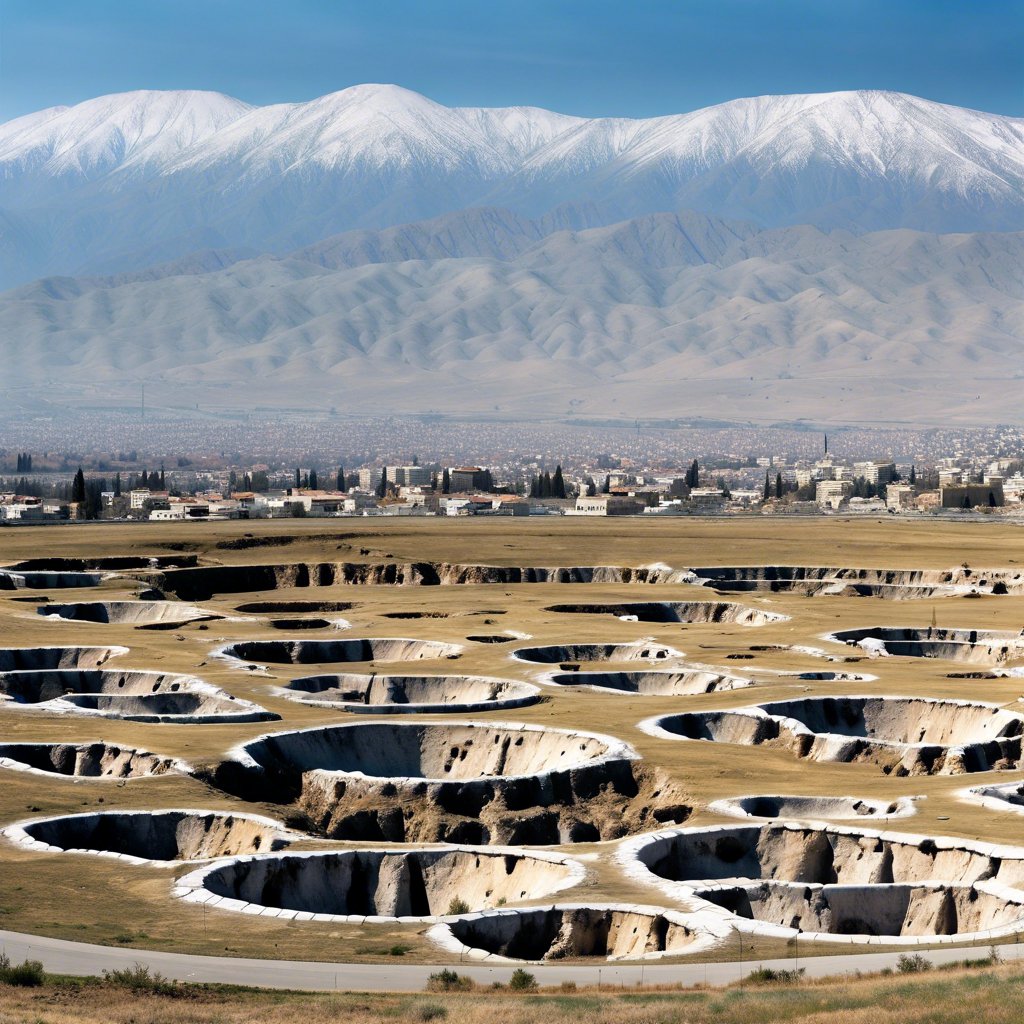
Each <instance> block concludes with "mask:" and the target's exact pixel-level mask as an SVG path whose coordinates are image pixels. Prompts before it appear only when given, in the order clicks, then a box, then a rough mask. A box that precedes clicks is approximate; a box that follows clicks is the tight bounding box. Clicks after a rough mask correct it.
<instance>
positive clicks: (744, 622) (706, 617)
mask: <svg viewBox="0 0 1024 1024" xmlns="http://www.w3.org/2000/svg"><path fill="white" fill-rule="evenodd" d="M546 610H547V611H549V612H558V613H559V614H565V615H615V616H616V617H618V618H620V619H636V620H637V621H638V622H691V623H701V622H718V623H736V624H737V625H740V626H763V625H765V624H767V623H769V622H787V621H788V620H789V616H788V615H780V614H779V613H778V612H766V611H763V610H762V609H760V608H745V607H744V606H743V605H741V604H727V603H726V602H724V601H634V602H625V603H622V604H555V605H551V606H550V607H548V608H547V609H546Z"/></svg>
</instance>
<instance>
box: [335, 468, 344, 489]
mask: <svg viewBox="0 0 1024 1024" xmlns="http://www.w3.org/2000/svg"><path fill="white" fill-rule="evenodd" d="M334 489H335V490H336V491H344V490H346V488H345V467H344V466H339V467H338V472H337V475H336V476H335V477H334Z"/></svg>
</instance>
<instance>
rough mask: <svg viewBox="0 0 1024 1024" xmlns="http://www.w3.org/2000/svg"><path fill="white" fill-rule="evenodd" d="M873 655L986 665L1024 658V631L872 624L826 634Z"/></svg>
mask: <svg viewBox="0 0 1024 1024" xmlns="http://www.w3.org/2000/svg"><path fill="white" fill-rule="evenodd" d="M827 639H829V640H836V641H838V642H839V643H845V644H849V645H850V646H854V647H861V648H863V649H864V650H866V651H868V652H869V653H872V654H878V655H895V656H899V657H903V658H944V659H946V660H948V661H965V662H972V663H977V662H981V663H984V664H987V665H996V664H1001V663H1002V662H1005V661H1009V660H1012V659H1015V658H1022V657H1024V633H1011V632H1008V631H999V630H992V629H944V628H941V627H938V626H925V627H901V626H870V627H867V628H864V629H841V630H837V631H836V632H835V633H832V634H831V635H830V636H828V637H827Z"/></svg>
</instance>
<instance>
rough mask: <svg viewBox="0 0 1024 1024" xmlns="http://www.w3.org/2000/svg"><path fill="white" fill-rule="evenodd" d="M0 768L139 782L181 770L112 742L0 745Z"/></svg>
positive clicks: (167, 760) (165, 759) (167, 761)
mask: <svg viewBox="0 0 1024 1024" xmlns="http://www.w3.org/2000/svg"><path fill="white" fill-rule="evenodd" d="M0 766H2V767H4V768H12V769H14V770H16V771H33V772H43V773H44V774H46V775H60V776H65V777H68V778H83V779H138V778H148V777H151V776H154V775H165V774H166V773H167V772H170V771H180V770H184V766H183V765H182V764H181V763H180V762H178V761H176V760H175V759H174V758H171V757H163V756H161V755H159V754H151V753H149V751H146V750H136V749H135V748H133V747H121V746H117V745H116V744H113V743H103V742H102V741H97V742H95V743H0Z"/></svg>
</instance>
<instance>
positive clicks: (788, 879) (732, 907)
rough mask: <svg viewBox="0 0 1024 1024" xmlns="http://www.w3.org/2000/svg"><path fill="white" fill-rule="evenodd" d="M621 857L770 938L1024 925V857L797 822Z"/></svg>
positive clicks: (659, 842)
mask: <svg viewBox="0 0 1024 1024" xmlns="http://www.w3.org/2000/svg"><path fill="white" fill-rule="evenodd" d="M620 856H621V857H622V859H623V860H624V861H625V862H626V863H627V864H629V865H630V868H629V870H630V871H631V873H632V874H634V875H636V876H637V877H643V878H645V879H646V880H647V881H648V882H656V881H657V880H662V881H663V882H664V883H668V884H667V885H662V886H660V887H661V888H664V889H666V891H670V892H672V893H673V894H674V895H683V896H684V898H685V896H689V897H690V898H692V899H695V900H696V901H698V902H699V903H700V904H703V906H702V909H703V907H707V906H709V905H710V906H717V907H719V908H721V909H722V910H724V911H725V912H726V913H727V914H728V915H731V916H732V917H733V919H734V920H736V921H737V922H740V923H741V922H743V921H744V920H746V921H750V922H756V926H755V927H754V928H753V929H752V930H755V931H758V932H761V933H764V934H786V933H787V932H790V933H791V932H792V931H793V930H796V929H798V930H799V931H800V932H802V933H803V932H807V933H812V934H816V935H817V936H818V937H823V936H861V937H867V936H889V937H896V936H902V937H905V938H912V939H920V940H925V939H928V938H931V937H935V936H954V935H967V936H973V935H975V934H976V933H978V932H982V931H986V932H987V931H988V930H989V929H994V930H997V931H998V930H999V929H1009V930H1011V931H1012V930H1017V929H1019V928H1021V927H1022V926H1024V905H1022V901H1024V893H1022V892H1021V887H1022V886H1024V850H1021V849H1013V848H1008V847H995V846H990V845H988V844H983V843H972V842H970V841H967V840H958V839H951V838H945V837H942V838H935V839H933V838H930V837H925V836H914V835H901V834H899V833H895V832H875V831H868V830H861V829H853V828H849V827H843V826H837V825H828V826H814V825H800V824H797V823H793V822H790V823H786V824H782V823H778V824H765V825H736V826H728V825H727V826H717V827H713V828H706V829H684V830H680V831H677V832H671V833H662V834H661V835H659V836H655V837H652V838H650V839H641V840H637V841H635V842H633V843H630V844H627V847H624V848H623V849H622V850H621V852H620ZM765 926H767V927H765Z"/></svg>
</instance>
